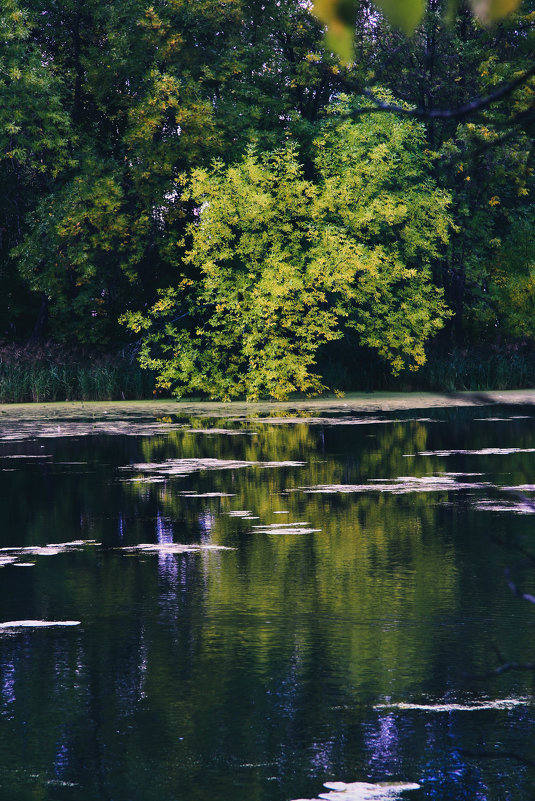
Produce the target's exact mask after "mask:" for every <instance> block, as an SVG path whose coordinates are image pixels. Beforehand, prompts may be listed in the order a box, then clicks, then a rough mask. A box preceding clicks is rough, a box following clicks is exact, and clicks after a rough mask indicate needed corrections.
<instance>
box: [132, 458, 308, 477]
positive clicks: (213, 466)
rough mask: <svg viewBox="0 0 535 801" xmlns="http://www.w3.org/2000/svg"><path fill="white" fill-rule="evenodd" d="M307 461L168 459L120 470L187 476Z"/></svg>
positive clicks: (133, 465)
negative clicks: (202, 472) (209, 471)
mask: <svg viewBox="0 0 535 801" xmlns="http://www.w3.org/2000/svg"><path fill="white" fill-rule="evenodd" d="M304 464H306V462H290V461H288V462H245V461H239V460H234V459H166V460H165V462H147V463H140V464H132V465H126V466H125V467H121V468H119V469H120V470H137V471H139V472H140V473H156V474H160V475H165V476H187V475H190V474H191V473H196V472H198V471H200V470H236V469H239V468H243V467H262V468H267V467H303V465H304Z"/></svg>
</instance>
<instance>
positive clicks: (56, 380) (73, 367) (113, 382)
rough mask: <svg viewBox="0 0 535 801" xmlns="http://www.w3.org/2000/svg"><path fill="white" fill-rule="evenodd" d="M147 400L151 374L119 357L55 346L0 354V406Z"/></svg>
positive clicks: (151, 394)
mask: <svg viewBox="0 0 535 801" xmlns="http://www.w3.org/2000/svg"><path fill="white" fill-rule="evenodd" d="M152 397H154V379H153V376H152V374H151V373H150V372H148V371H147V370H142V369H141V368H140V367H139V365H138V364H137V363H136V362H135V361H133V360H131V359H129V358H127V357H125V356H124V355H122V354H113V355H110V354H107V355H102V354H98V353H92V352H89V351H86V350H82V349H70V350H67V349H65V348H62V347H58V346H55V345H48V346H43V347H39V348H36V347H24V348H22V347H16V346H13V345H8V346H4V347H2V348H0V403H26V402H36V403H43V402H53V401H65V400H83V401H106V400H109V401H111V400H138V399H144V398H152Z"/></svg>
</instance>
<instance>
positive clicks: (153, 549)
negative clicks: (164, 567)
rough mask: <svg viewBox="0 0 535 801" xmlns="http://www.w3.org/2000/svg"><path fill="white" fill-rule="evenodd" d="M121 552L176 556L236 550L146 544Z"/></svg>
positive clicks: (125, 548) (129, 546)
mask: <svg viewBox="0 0 535 801" xmlns="http://www.w3.org/2000/svg"><path fill="white" fill-rule="evenodd" d="M119 550H121V551H131V552H136V551H137V552H140V553H156V554H175V553H198V552H201V551H233V550H234V548H229V547H227V546H226V545H204V544H191V545H182V544H180V543H177V542H156V543H150V542H144V543H141V544H140V545H126V546H124V547H123V548H120V549H119Z"/></svg>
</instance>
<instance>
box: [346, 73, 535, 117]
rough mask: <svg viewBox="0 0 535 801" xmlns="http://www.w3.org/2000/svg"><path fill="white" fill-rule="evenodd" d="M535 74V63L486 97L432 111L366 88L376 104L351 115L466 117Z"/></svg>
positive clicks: (501, 97)
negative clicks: (385, 98) (393, 100)
mask: <svg viewBox="0 0 535 801" xmlns="http://www.w3.org/2000/svg"><path fill="white" fill-rule="evenodd" d="M534 75H535V64H534V65H533V66H532V67H530V69H529V70H526V71H525V72H523V73H522V75H519V76H518V77H517V78H515V79H514V80H513V81H508V82H506V83H503V84H502V85H501V86H499V87H498V88H497V89H496V90H495V91H494V92H491V94H489V95H485V96H484V97H475V98H473V99H472V100H470V101H469V102H468V103H464V104H463V105H462V106H457V108H445V109H432V110H430V111H429V110H427V109H423V108H407V107H406V106H400V105H398V104H396V103H385V102H384V101H383V100H380V99H379V98H378V97H375V95H374V94H373V92H372V91H370V90H369V89H364V91H363V92H362V94H363V95H364V96H365V97H367V98H368V99H369V100H371V102H372V103H373V104H374V105H373V106H363V107H362V108H358V109H353V110H352V111H351V116H357V115H358V116H360V115H361V114H374V113H377V112H390V113H392V114H403V115H405V116H407V117H416V118H417V119H422V120H461V119H464V118H465V117H469V116H470V115H472V114H477V113H478V112H479V111H483V110H484V109H486V108H489V106H492V105H493V104H494V103H497V102H498V101H499V100H502V99H503V98H504V97H507V96H508V95H510V94H511V93H512V92H514V91H515V89H518V87H519V86H522V85H523V84H525V83H526V82H527V81H529V79H530V78H532V77H533V76H534Z"/></svg>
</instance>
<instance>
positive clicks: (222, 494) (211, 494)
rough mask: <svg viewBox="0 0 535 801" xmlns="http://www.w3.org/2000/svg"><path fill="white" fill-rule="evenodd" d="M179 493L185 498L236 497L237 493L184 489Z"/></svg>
mask: <svg viewBox="0 0 535 801" xmlns="http://www.w3.org/2000/svg"><path fill="white" fill-rule="evenodd" d="M158 480H159V479H158ZM178 494H179V495H182V496H183V497H184V498H234V496H235V495H236V493H235V492H193V490H184V492H179V493H178ZM227 514H228V512H227Z"/></svg>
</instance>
